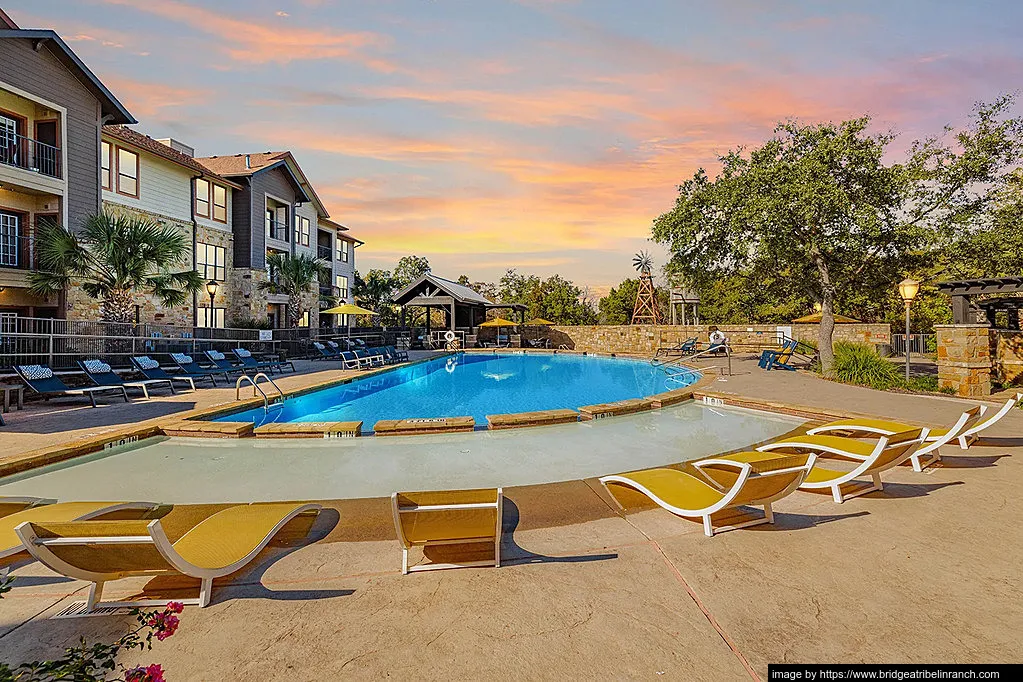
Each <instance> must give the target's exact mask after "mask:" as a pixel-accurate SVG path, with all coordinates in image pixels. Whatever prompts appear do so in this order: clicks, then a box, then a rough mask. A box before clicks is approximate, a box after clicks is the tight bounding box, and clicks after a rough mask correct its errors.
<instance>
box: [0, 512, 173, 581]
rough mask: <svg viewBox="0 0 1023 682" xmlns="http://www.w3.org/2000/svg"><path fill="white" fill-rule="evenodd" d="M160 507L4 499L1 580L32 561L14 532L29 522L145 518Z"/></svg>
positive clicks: (0, 524)
mask: <svg viewBox="0 0 1023 682" xmlns="http://www.w3.org/2000/svg"><path fill="white" fill-rule="evenodd" d="M157 506H158V505H156V504H154V503H152V502H127V503H125V502H59V503H57V504H53V500H44V499H40V498H31V497H0V577H3V575H5V574H6V573H7V571H9V570H10V569H11V568H12V567H14V566H15V565H21V564H24V563H26V560H27V559H29V555H28V554H27V550H26V549H25V546H24V545H23V544H22V543H21V538H19V537H18V534H17V533H16V532H15V531H14V529H15V528H17V527H18V526H20V525H21V524H23V523H25V522H26V521H38V522H41V523H48V522H58V521H76V520H77V521H85V520H87V519H95V518H99V517H102V516H116V517H119V518H122V519H123V518H133V519H137V518H141V517H142V513H143V512H148V511H151V510H152V509H155V508H156V507H157Z"/></svg>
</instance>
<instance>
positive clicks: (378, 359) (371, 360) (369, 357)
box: [352, 350, 384, 367]
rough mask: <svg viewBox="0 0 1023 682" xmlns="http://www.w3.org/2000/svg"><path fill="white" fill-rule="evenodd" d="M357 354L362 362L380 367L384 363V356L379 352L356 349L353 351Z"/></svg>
mask: <svg viewBox="0 0 1023 682" xmlns="http://www.w3.org/2000/svg"><path fill="white" fill-rule="evenodd" d="M352 352H353V353H355V356H356V357H357V358H359V360H361V361H362V362H365V363H366V364H367V365H369V366H370V367H380V366H382V365H383V364H384V356H383V355H380V354H379V353H372V352H370V351H368V350H355V351H352Z"/></svg>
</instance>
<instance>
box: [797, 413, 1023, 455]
mask: <svg viewBox="0 0 1023 682" xmlns="http://www.w3.org/2000/svg"><path fill="white" fill-rule="evenodd" d="M1019 398H1023V394H1017V398H1015V399H1011V400H1009V401H1007V402H1006V404H1005V405H1004V406H1003V407H1002V409H1001V410H999V411H998V413H997V414H995V415H993V416H992V417H991V418H989V419H986V420H984V421H983V422H981V421H980V418H981V417H983V416H984V414H985V413H986V412H987V406H986V405H978V406H976V407H973V408H971V409H969V410H966V411H965V412H963V413H962V414H961V415H959V419H958V420H957V421H956V422H955V423H954V424H952V426H949V427H947V428H940V427H938V428H933V429H930V428H929V429H927V434H926V436H925V438H924V442H925V446H924V447H925V448H927V449H926V451H925V452H923V453H917V454H916V455H914V459H913V468H914V469H915V470H916V471H921V470H922V469H923V468H925V467H928V466H930V465H931V464H933V463H934V462H936V461H938V460H940V459H941V451H940V448H941V446H943V445H945V444H946V443H951V442H952V441H958V443H959V447H960V449H962V450H966V449H968V448H969V447H970V443H972V442H973V441H974V440H976V434H977V433H979V432H980V431H982V430H984V429H986V428H988V427H989V426H991V425H992V424H994V423H995V422H997V421H998V420H999V419H1001V418H1002V417H1003V416H1004V415H1005V413H1006V412H1008V411H1009V409H1010V408H1011V407H1012V406H1013V405H1015V404H1016V402H1017V400H1018V399H1019ZM978 422H979V423H978ZM913 428H916V427H915V426H913V425H911V424H904V423H902V422H897V421H887V420H884V419H840V420H838V421H833V422H828V423H827V424H822V425H821V426H815V427H814V428H812V429H809V430H808V431H807V432H806V433H807V435H808V436H810V437H813V436H818V435H825V436H835V435H840V436H849V437H852V438H864V437H867V438H869V437H874V436H892V435H894V434H896V433H901V432H903V431H908V430H910V429H913ZM929 452H934V457H932V458H931V459H929V460H927V461H926V462H922V460H921V459H920V454H927V453H929Z"/></svg>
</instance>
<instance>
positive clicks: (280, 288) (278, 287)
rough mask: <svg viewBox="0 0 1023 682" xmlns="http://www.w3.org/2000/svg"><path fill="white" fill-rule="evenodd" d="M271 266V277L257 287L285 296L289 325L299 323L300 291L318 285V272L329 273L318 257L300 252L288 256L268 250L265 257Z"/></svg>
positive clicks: (311, 288)
mask: <svg viewBox="0 0 1023 682" xmlns="http://www.w3.org/2000/svg"><path fill="white" fill-rule="evenodd" d="M266 264H267V267H269V268H270V280H269V281H267V282H260V283H259V288H260V289H265V290H267V291H269V292H270V293H272V294H284V295H286V296H287V297H288V326H289V327H295V326H298V318H299V316H300V315H301V313H302V312H303V311H302V309H301V308H302V294H305V293H308V292H309V291H312V290H313V287H314V286H319V283H320V275H321V274H323V275H325V274H326V273H327V272H328V269H327V266H326V264H325V263H324V262H323V261H322V260H320V259H319V258H313V257H312V256H310V255H308V254H305V253H300V254H298V255H297V256H289V255H288V254H286V253H271V254H267V257H266Z"/></svg>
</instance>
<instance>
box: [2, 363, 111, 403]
mask: <svg viewBox="0 0 1023 682" xmlns="http://www.w3.org/2000/svg"><path fill="white" fill-rule="evenodd" d="M14 371H15V372H17V373H18V376H20V377H21V380H22V381H24V382H25V385H26V386H28V387H29V389H31V390H32V391H33V392H34V393H38V394H40V395H42V396H43V397H44V398H45V399H46V400H49V399H50V398H62V397H72V396H87V397H88V398H89V401H90V402H91V403H92V406H93V407H96V394H97V393H118V392H119V393H120V394H121V396H122V397H123V398H124V402H128V391H127V390H126V389H125V388H124V386H90V387H88V388H69V387H68V385H67V384H65V383H64V382H63V381H61V380H60V379H58V378H57V377H56V376H55V375H54V374H53V370H52V369H50V368H49V367H45V366H44V365H15V366H14Z"/></svg>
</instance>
